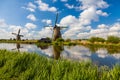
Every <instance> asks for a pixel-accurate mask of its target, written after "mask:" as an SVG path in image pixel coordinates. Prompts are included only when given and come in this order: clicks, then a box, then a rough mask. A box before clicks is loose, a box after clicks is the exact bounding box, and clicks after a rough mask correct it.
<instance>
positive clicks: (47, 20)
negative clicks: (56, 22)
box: [42, 19, 52, 25]
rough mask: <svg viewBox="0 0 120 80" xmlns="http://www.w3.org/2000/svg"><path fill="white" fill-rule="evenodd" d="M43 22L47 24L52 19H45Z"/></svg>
mask: <svg viewBox="0 0 120 80" xmlns="http://www.w3.org/2000/svg"><path fill="white" fill-rule="evenodd" d="M42 22H44V23H46V24H47V25H50V24H51V23H52V21H51V20H50V19H43V20H42Z"/></svg>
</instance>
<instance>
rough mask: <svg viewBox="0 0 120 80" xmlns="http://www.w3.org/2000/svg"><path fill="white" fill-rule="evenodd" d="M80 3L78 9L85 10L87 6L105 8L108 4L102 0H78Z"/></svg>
mask: <svg viewBox="0 0 120 80" xmlns="http://www.w3.org/2000/svg"><path fill="white" fill-rule="evenodd" d="M79 1H80V2H81V3H82V6H80V9H82V10H85V9H87V8H89V7H95V8H97V9H99V8H107V7H108V6H109V5H108V4H107V3H106V2H105V1H103V0H79Z"/></svg>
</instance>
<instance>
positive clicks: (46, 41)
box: [38, 38, 51, 43]
mask: <svg viewBox="0 0 120 80" xmlns="http://www.w3.org/2000/svg"><path fill="white" fill-rule="evenodd" d="M38 41H39V42H44V43H51V40H50V39H49V38H41V39H40V40H38Z"/></svg>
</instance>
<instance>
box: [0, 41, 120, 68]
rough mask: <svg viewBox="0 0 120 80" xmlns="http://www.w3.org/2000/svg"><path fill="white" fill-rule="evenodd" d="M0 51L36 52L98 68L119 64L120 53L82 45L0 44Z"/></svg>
mask: <svg viewBox="0 0 120 80" xmlns="http://www.w3.org/2000/svg"><path fill="white" fill-rule="evenodd" d="M0 49H7V50H12V49H14V50H18V51H25V52H36V53H38V54H40V55H42V56H46V57H49V58H54V59H59V58H60V59H69V60H76V61H92V63H93V64H96V65H98V66H101V65H107V66H110V67H111V66H112V65H113V64H115V63H120V51H119V50H117V52H113V53H112V54H111V53H110V52H109V50H108V48H105V47H99V48H98V47H92V46H91V47H88V46H82V45H76V46H60V45H59V46H58V45H53V46H44V47H43V46H42V47H41V46H39V47H37V46H36V45H35V44H12V43H0Z"/></svg>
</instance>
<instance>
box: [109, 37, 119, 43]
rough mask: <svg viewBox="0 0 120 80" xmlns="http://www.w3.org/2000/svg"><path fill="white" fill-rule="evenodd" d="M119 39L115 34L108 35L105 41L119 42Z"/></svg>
mask: <svg viewBox="0 0 120 80" xmlns="http://www.w3.org/2000/svg"><path fill="white" fill-rule="evenodd" d="M119 41H120V38H119V37H116V36H108V37H107V42H110V43H119Z"/></svg>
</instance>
